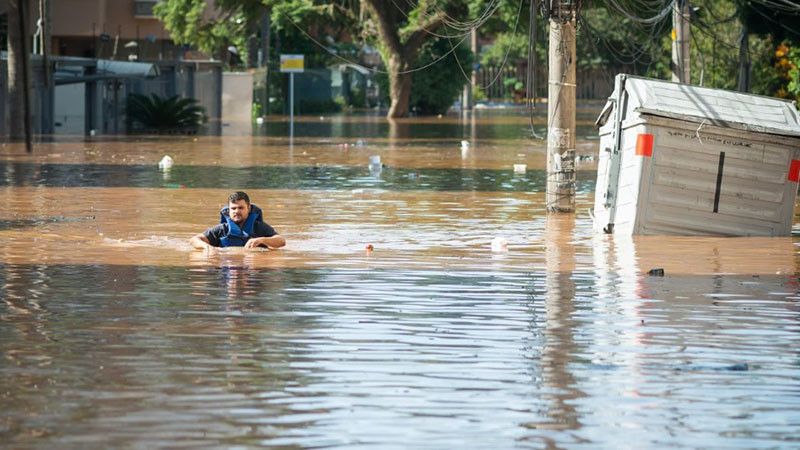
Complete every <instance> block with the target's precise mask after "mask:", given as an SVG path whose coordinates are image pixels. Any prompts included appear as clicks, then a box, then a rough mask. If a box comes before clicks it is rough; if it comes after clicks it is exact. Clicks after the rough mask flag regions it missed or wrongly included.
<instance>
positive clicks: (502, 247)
mask: <svg viewBox="0 0 800 450" xmlns="http://www.w3.org/2000/svg"><path fill="white" fill-rule="evenodd" d="M492 251H493V252H495V253H500V252H507V251H508V241H507V240H506V239H505V238H504V237H500V236H498V237H496V238H494V239H492Z"/></svg>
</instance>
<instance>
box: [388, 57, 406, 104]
mask: <svg viewBox="0 0 800 450" xmlns="http://www.w3.org/2000/svg"><path fill="white" fill-rule="evenodd" d="M408 66H409V64H408V63H405V62H404V61H401V57H400V56H399V55H392V56H391V57H390V58H389V97H391V99H392V104H391V106H390V107H389V114H387V115H386V117H388V118H390V119H395V118H398V117H408V112H409V110H408V105H409V100H410V97H411V78H412V74H411V73H410V72H406V73H400V72H403V71H404V70H408V69H407V67H408Z"/></svg>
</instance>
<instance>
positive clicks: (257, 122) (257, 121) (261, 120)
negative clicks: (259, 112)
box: [256, 117, 264, 125]
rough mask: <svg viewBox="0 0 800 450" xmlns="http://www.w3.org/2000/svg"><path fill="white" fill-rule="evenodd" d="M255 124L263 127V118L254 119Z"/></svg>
mask: <svg viewBox="0 0 800 450" xmlns="http://www.w3.org/2000/svg"><path fill="white" fill-rule="evenodd" d="M256 124H258V125H263V124H264V118H263V117H256Z"/></svg>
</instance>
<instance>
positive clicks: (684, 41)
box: [670, 0, 691, 83]
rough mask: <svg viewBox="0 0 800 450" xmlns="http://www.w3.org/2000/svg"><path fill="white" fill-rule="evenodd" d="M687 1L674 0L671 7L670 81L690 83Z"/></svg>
mask: <svg viewBox="0 0 800 450" xmlns="http://www.w3.org/2000/svg"><path fill="white" fill-rule="evenodd" d="M689 39H690V36H689V0H674V2H673V6H672V61H671V64H670V65H671V66H672V81H677V82H678V83H691V78H689V69H690V67H689Z"/></svg>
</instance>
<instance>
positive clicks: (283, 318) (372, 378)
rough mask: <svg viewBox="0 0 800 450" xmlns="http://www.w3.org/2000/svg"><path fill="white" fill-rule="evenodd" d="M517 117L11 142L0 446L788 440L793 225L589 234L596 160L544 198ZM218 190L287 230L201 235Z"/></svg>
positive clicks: (799, 415) (0, 163)
mask: <svg viewBox="0 0 800 450" xmlns="http://www.w3.org/2000/svg"><path fill="white" fill-rule="evenodd" d="M538 125H541V124H538ZM525 127H526V120H525V119H524V117H522V116H506V117H504V116H498V115H485V116H479V117H477V118H475V119H474V120H466V121H464V120H461V119H459V118H455V117H444V118H441V119H438V118H430V119H408V120H405V121H400V122H398V123H394V124H390V123H388V122H386V121H385V120H383V119H379V118H374V117H359V116H341V117H322V118H321V119H320V118H319V117H306V118H301V122H300V123H298V128H296V133H297V136H298V138H296V139H295V140H294V142H293V143H292V145H289V142H288V140H287V139H286V138H285V137H281V136H279V135H277V134H279V133H280V132H281V130H283V129H284V128H285V122H283V121H282V120H280V119H273V120H272V121H270V122H269V123H268V124H267V125H266V126H265V127H264V128H263V129H260V130H257V133H256V136H244V137H222V138H220V137H188V138H187V137H160V138H159V137H143V138H131V137H127V138H113V137H110V138H106V137H99V138H94V139H91V140H84V139H83V138H78V137H75V138H63V139H61V140H58V141H55V142H46V143H39V144H37V145H36V146H35V149H34V153H33V155H27V154H25V153H24V150H23V148H22V147H21V146H18V145H12V144H4V145H3V146H2V150H1V151H0V192H2V195H0V298H2V300H3V301H2V302H0V446H2V447H5V446H8V447H10V448H60V447H71V448H119V447H136V448H151V447H191V448H195V447H208V446H226V447H255V446H270V447H283V446H285V447H356V446H359V447H362V446H363V447H380V448H384V447H388V448H417V447H420V448H458V447H461V448H508V447H525V448H528V447H532V448H544V447H555V448H557V447H587V448H597V447H605V448H655V447H665V446H670V447H677V448H699V447H716V448H720V447H739V448H741V447H745V448H787V447H797V446H800V432H798V430H800V303H799V302H798V301H799V300H800V283H799V282H798V251H797V249H798V244H800V237H798V236H794V237H790V238H774V239H773V238H689V237H637V238H624V237H618V236H608V235H602V234H596V233H595V232H594V231H593V230H592V221H591V218H590V216H589V214H588V210H589V209H590V208H591V206H592V202H593V190H594V177H595V167H594V165H593V164H594V163H593V162H592V161H591V160H586V161H582V162H581V164H580V165H579V171H580V172H579V176H578V187H577V211H578V212H577V213H576V214H566V215H547V214H546V213H545V210H544V189H545V188H544V169H545V159H544V156H545V143H544V141H538V140H531V139H528V138H527V134H526V133H527V131H526V129H525ZM578 132H579V134H580V135H581V136H582V139H581V140H580V141H579V144H578V154H580V155H596V153H597V140H596V139H594V136H593V134H592V133H594V131H593V130H592V129H591V127H590V126H589V122H588V119H587V120H585V121H582V122H581V123H580V125H579V131H578ZM462 139H464V140H468V141H469V142H470V146H469V148H468V149H467V150H465V151H462V149H461V146H460V141H461V140H462ZM165 154H169V155H171V156H172V157H173V158H174V160H175V163H176V165H175V166H174V167H173V168H172V169H171V170H169V171H168V172H163V171H160V170H158V168H157V166H156V165H157V163H158V161H159V160H160V159H161V157H162V156H163V155H165ZM373 155H379V156H381V161H382V163H383V164H384V167H382V168H381V170H380V171H377V170H373V171H370V168H369V167H368V159H369V157H370V156H373ZM513 164H526V165H527V172H525V173H516V174H515V173H514V172H513V170H512V165H513ZM234 189H243V190H246V191H247V192H248V193H249V194H250V197H251V200H252V201H253V203H255V204H258V205H259V206H261V207H262V208H263V209H264V211H265V215H266V220H267V222H269V223H270V224H271V225H272V226H273V227H274V228H275V229H276V230H278V232H280V233H281V234H282V235H284V236H285V237H286V238H287V241H288V244H287V246H286V247H285V248H283V249H280V250H256V251H247V252H245V251H242V250H241V249H233V250H231V249H226V250H220V251H218V252H216V253H213V254H207V253H204V252H201V251H195V250H192V249H191V248H190V247H189V245H188V239H189V238H190V237H191V236H192V235H193V234H196V233H198V232H200V231H202V230H204V229H205V228H207V227H209V226H211V225H213V224H214V223H216V222H217V221H218V220H219V208H220V207H221V206H223V205H224V204H225V202H226V198H227V194H228V193H229V191H231V190H234ZM795 230H798V231H800V224H796V225H795ZM797 234H800V233H797ZM496 237H503V238H505V239H506V240H507V241H508V250H507V251H503V252H493V251H492V249H491V247H490V242H491V241H492V240H493V239H494V238H496ZM367 245H372V246H373V247H374V250H373V251H372V252H367V251H366V250H365V248H366V246H367ZM653 268H663V269H664V271H665V275H664V276H663V277H657V276H649V275H648V274H647V272H648V271H649V270H650V269H653Z"/></svg>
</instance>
